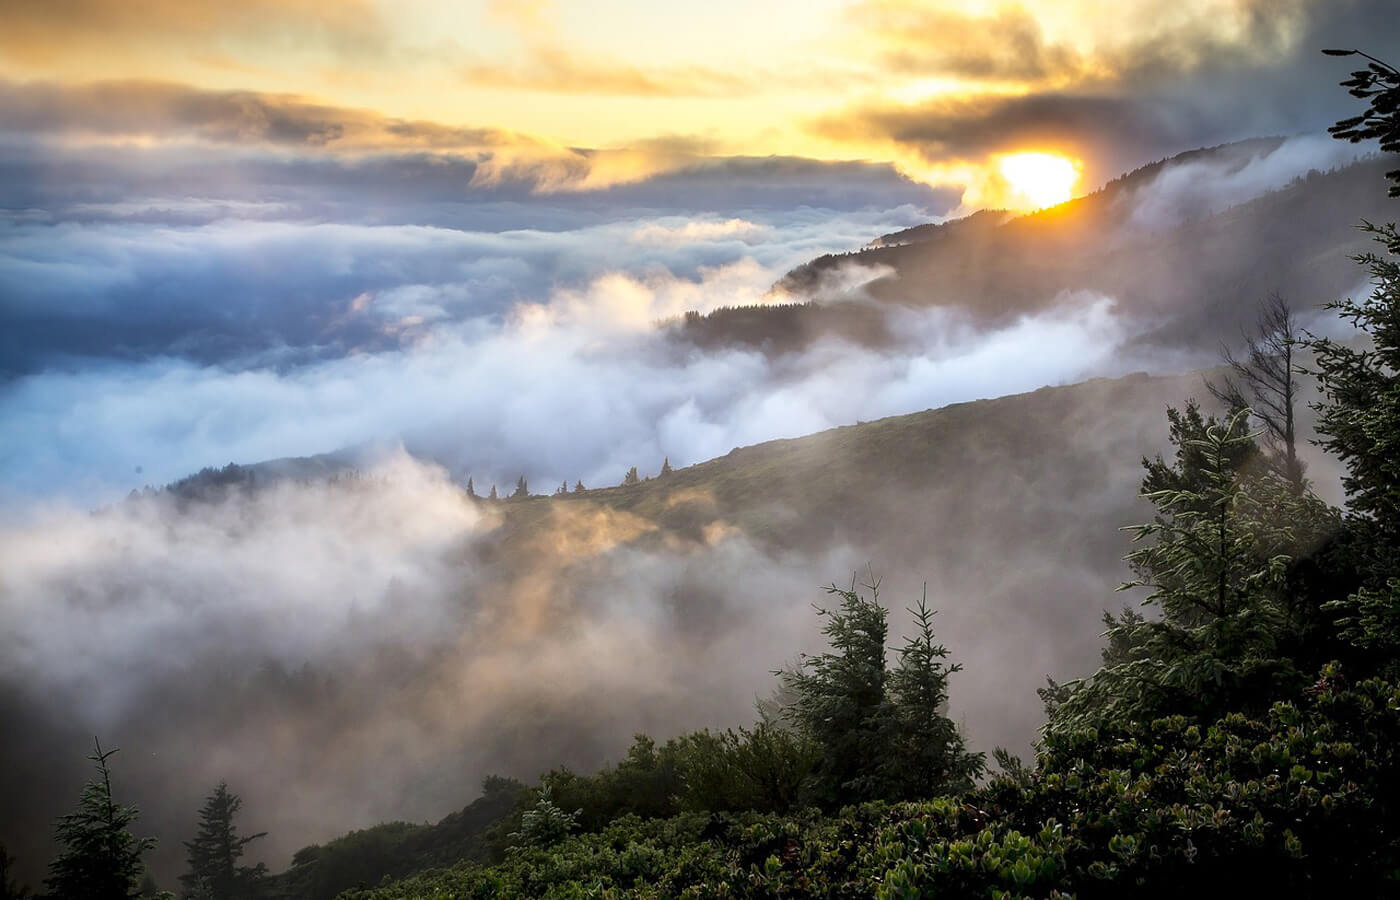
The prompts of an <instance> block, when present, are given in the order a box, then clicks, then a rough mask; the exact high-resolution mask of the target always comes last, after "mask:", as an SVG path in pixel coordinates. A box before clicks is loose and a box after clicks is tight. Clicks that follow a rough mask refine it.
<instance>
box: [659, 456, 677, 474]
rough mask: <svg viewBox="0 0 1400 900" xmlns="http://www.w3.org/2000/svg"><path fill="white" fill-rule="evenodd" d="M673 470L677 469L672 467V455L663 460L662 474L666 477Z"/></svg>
mask: <svg viewBox="0 0 1400 900" xmlns="http://www.w3.org/2000/svg"><path fill="white" fill-rule="evenodd" d="M673 471H675V470H674V469H672V468H671V457H669V456H668V457H666V458H665V459H664V460H662V461H661V475H662V476H663V477H664V476H666V475H670V474H671V473H672V472H673Z"/></svg>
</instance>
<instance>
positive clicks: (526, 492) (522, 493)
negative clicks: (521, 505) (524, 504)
mask: <svg viewBox="0 0 1400 900" xmlns="http://www.w3.org/2000/svg"><path fill="white" fill-rule="evenodd" d="M528 496H530V485H529V484H527V483H526V481H525V476H524V475H521V476H520V478H519V480H517V481H516V482H515V493H513V494H511V495H510V499H512V500H521V499H523V498H525V497H528Z"/></svg>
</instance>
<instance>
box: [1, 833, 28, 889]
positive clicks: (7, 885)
mask: <svg viewBox="0 0 1400 900" xmlns="http://www.w3.org/2000/svg"><path fill="white" fill-rule="evenodd" d="M13 865H14V859H13V858H12V857H11V856H10V852H9V850H7V849H6V848H5V845H4V844H0V900H28V897H29V889H28V888H26V887H24V886H22V885H21V884H20V883H19V882H18V881H16V880H15V879H14V878H12V877H11V874H10V868H11V867H12V866H13Z"/></svg>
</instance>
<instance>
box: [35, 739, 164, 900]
mask: <svg viewBox="0 0 1400 900" xmlns="http://www.w3.org/2000/svg"><path fill="white" fill-rule="evenodd" d="M92 743H93V754H92V755H91V756H89V757H88V759H90V760H92V762H93V765H94V766H96V767H97V772H98V778H96V779H95V780H93V781H89V782H88V783H87V785H86V786H85V787H84V788H83V792H82V795H81V796H80V797H79V800H78V809H77V811H76V812H71V813H68V814H67V815H65V816H63V817H62V818H60V819H59V820H58V823H57V825H55V827H54V837H55V839H56V840H57V841H58V843H59V844H60V845H62V847H63V849H62V850H61V851H60V852H59V855H58V857H57V858H55V859H54V861H53V862H51V863H50V864H49V873H50V874H49V877H48V878H47V879H45V884H47V885H48V886H49V888H50V889H51V891H52V893H53V895H54V896H55V897H61V898H63V900H127V898H136V897H139V896H140V882H141V874H142V873H143V872H144V871H145V864H144V863H143V862H142V861H141V857H142V856H144V855H145V853H146V852H147V851H148V850H150V849H152V848H153V847H155V845H156V841H155V838H151V837H142V838H138V837H136V836H134V835H133V834H132V833H131V831H130V828H131V826H132V824H133V823H134V822H135V821H136V819H137V817H138V816H139V815H140V813H139V812H138V811H137V809H136V807H134V806H118V805H117V803H116V801H115V800H114V799H113V798H112V773H111V770H110V769H109V768H108V766H107V760H108V759H110V758H111V757H112V756H113V755H114V754H115V753H116V752H117V751H116V750H106V751H104V750H103V749H102V745H101V744H100V743H98V741H97V739H96V738H94V739H93V742H92Z"/></svg>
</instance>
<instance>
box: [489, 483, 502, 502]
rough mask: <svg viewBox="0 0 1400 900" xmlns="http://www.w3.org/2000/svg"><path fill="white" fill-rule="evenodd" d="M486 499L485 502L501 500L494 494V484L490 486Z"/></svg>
mask: <svg viewBox="0 0 1400 900" xmlns="http://www.w3.org/2000/svg"><path fill="white" fill-rule="evenodd" d="M486 499H487V500H499V499H501V498H500V495H498V494H497V493H496V486H495V485H494V484H493V485H491V493H490V495H489V496H487V498H486Z"/></svg>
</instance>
